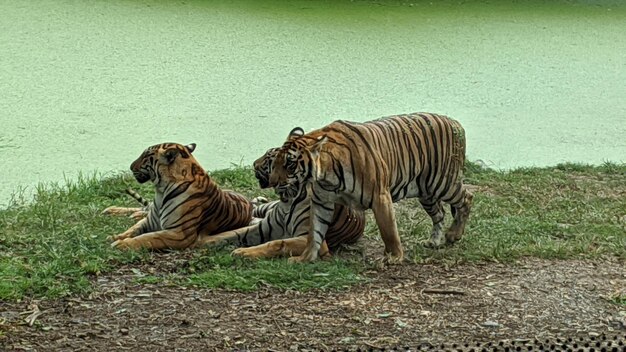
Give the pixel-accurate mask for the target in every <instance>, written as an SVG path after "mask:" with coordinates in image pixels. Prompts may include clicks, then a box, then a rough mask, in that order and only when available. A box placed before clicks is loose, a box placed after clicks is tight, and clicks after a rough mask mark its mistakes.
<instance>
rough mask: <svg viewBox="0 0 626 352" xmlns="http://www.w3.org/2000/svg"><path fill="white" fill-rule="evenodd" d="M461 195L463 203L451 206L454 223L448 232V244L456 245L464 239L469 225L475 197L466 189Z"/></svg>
mask: <svg viewBox="0 0 626 352" xmlns="http://www.w3.org/2000/svg"><path fill="white" fill-rule="evenodd" d="M460 187H463V186H460ZM461 194H462V197H461V201H460V202H458V204H450V208H451V210H452V216H453V217H454V221H453V222H452V225H450V228H449V229H448V231H446V241H447V242H448V243H454V242H456V241H458V240H460V239H461V237H463V234H464V233H465V225H466V224H467V219H468V218H469V214H470V210H471V208H472V203H473V199H474V195H473V194H472V193H471V192H470V191H468V190H467V189H465V188H463V190H462V192H461Z"/></svg>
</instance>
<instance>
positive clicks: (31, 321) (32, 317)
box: [21, 304, 45, 326]
mask: <svg viewBox="0 0 626 352" xmlns="http://www.w3.org/2000/svg"><path fill="white" fill-rule="evenodd" d="M31 307H32V310H30V311H27V312H22V313H21V314H28V313H30V315H29V316H27V317H26V318H24V321H25V322H27V323H28V326H33V324H34V323H35V320H37V318H39V316H40V315H42V314H43V313H44V312H45V311H41V310H39V306H37V305H36V304H34V305H32V306H31Z"/></svg>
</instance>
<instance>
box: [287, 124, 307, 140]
mask: <svg viewBox="0 0 626 352" xmlns="http://www.w3.org/2000/svg"><path fill="white" fill-rule="evenodd" d="M302 136H304V130H303V129H302V128H301V127H296V128H294V129H293V130H291V132H289V136H287V141H291V140H294V139H296V138H300V137H302Z"/></svg>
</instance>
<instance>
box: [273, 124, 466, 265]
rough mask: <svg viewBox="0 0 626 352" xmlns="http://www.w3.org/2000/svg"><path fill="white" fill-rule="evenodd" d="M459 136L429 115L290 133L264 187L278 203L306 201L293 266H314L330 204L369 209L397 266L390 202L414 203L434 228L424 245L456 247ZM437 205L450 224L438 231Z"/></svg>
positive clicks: (461, 194) (461, 208)
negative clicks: (304, 229) (300, 248)
mask: <svg viewBox="0 0 626 352" xmlns="http://www.w3.org/2000/svg"><path fill="white" fill-rule="evenodd" d="M464 163H465V132H464V130H463V127H462V126H461V125H460V124H459V123H458V122H457V121H455V120H453V119H450V118H448V117H445V116H441V115H436V114H429V113H413V114H408V115H398V116H390V117H386V118H381V119H378V120H374V121H369V122H365V123H356V122H348V121H342V120H339V121H335V122H333V123H331V124H329V125H327V126H326V127H323V128H321V129H318V130H315V131H312V132H309V133H306V134H305V133H304V131H303V130H302V129H301V128H295V129H293V130H292V131H291V132H290V134H289V136H288V138H287V141H286V142H285V143H284V144H283V146H282V148H281V149H280V150H279V151H278V153H277V155H276V158H275V161H274V165H273V168H272V172H271V174H270V177H269V182H268V184H269V186H271V187H274V188H275V190H276V192H277V193H278V194H280V195H281V199H283V200H288V199H294V200H297V199H301V198H302V197H303V195H304V197H310V198H311V199H312V201H311V203H310V204H311V207H310V210H309V211H308V215H307V217H308V218H310V219H312V224H311V225H310V226H309V227H308V229H309V234H308V237H307V239H308V241H307V247H306V249H305V250H304V252H303V253H302V255H301V256H299V257H294V258H291V260H292V261H313V260H315V259H316V258H317V256H318V252H319V251H320V248H321V247H322V243H323V242H324V240H325V239H326V236H327V233H328V228H329V224H330V220H331V219H332V217H333V213H334V211H335V207H336V206H335V204H336V203H338V204H344V205H346V206H350V207H353V208H357V209H372V210H373V212H374V217H375V218H376V223H377V225H378V229H379V230H380V234H381V237H382V239H383V242H384V243H385V254H386V256H387V259H388V260H389V261H390V262H392V263H397V262H401V261H402V258H403V250H402V245H401V243H400V237H399V236H398V228H397V225H396V219H395V213H394V209H393V203H394V202H397V201H399V200H401V199H404V198H410V197H417V198H418V199H419V201H420V203H421V204H422V206H423V208H424V209H425V210H426V212H427V213H428V215H430V217H431V219H432V222H433V227H432V232H431V237H430V240H429V241H427V243H426V244H427V245H428V246H431V247H440V246H442V245H444V244H445V243H446V242H448V243H452V242H455V241H458V240H459V239H460V238H461V236H462V235H463V233H464V231H465V225H466V223H467V219H468V217H469V213H470V208H471V205H472V194H471V193H470V192H469V191H468V190H467V189H466V187H465V186H464V185H463V167H464ZM443 202H446V203H448V204H450V205H451V209H452V216H453V217H454V221H453V222H452V225H451V226H450V228H449V229H448V230H447V232H446V233H445V236H444V234H443V233H442V227H443V219H444V210H443Z"/></svg>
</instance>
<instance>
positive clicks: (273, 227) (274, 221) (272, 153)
mask: <svg viewBox="0 0 626 352" xmlns="http://www.w3.org/2000/svg"><path fill="white" fill-rule="evenodd" d="M278 151H279V148H273V149H270V150H268V151H267V152H266V153H265V154H264V155H263V156H262V157H261V158H259V159H257V160H256V161H255V162H254V170H255V176H256V177H257V179H258V180H259V185H260V186H261V188H265V187H267V186H268V180H269V175H270V173H271V171H272V163H273V161H274V158H275V157H276V155H277V153H278ZM309 204H310V198H309V197H307V195H306V193H301V194H299V197H298V198H296V199H292V200H285V201H274V202H269V203H265V204H257V205H256V207H257V208H256V209H255V210H254V216H255V217H260V218H263V219H261V220H260V222H258V223H257V224H254V225H252V226H248V227H244V228H241V229H237V230H232V231H227V232H225V233H223V234H219V235H216V236H215V237H214V238H211V239H210V240H214V239H215V240H218V238H219V240H220V242H221V243H230V244H235V245H238V246H243V247H249V246H255V247H250V248H239V249H236V250H235V251H234V252H233V254H236V255H241V256H247V257H260V256H263V257H268V256H269V257H273V256H279V255H288V256H290V255H300V254H301V252H302V251H303V250H304V248H306V237H301V238H299V239H291V238H297V237H300V236H305V235H307V234H308V233H309V226H310V223H311V221H310V219H309ZM364 228H365V216H364V214H363V212H362V211H358V210H353V209H350V208H348V207H345V206H342V205H338V206H337V207H336V208H335V211H334V213H333V215H332V218H331V222H330V227H329V230H328V233H327V236H326V244H327V247H324V248H328V250H330V251H335V250H336V249H337V248H339V247H340V246H341V245H344V244H351V243H354V242H356V241H357V240H358V239H359V238H361V236H362V235H363V230H364ZM285 238H290V239H288V240H282V239H285ZM275 240H278V241H279V242H277V243H271V242H274V241H275ZM260 244H261V246H258V247H257V245H260Z"/></svg>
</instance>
